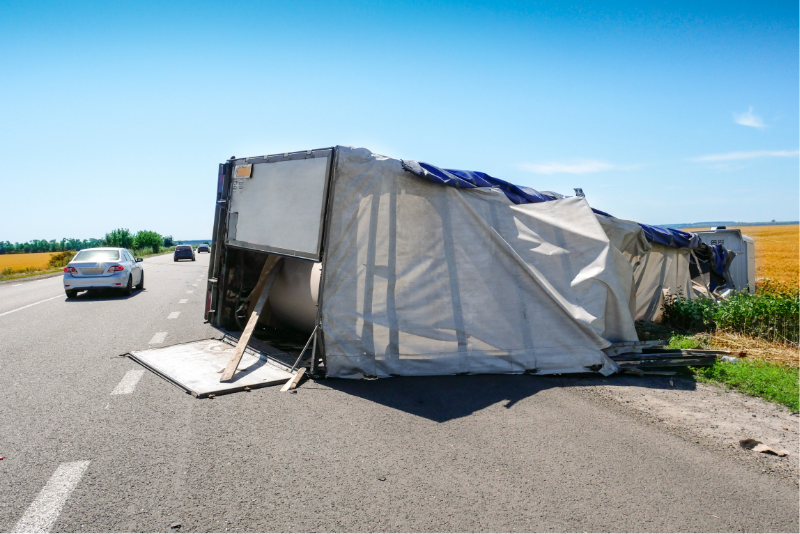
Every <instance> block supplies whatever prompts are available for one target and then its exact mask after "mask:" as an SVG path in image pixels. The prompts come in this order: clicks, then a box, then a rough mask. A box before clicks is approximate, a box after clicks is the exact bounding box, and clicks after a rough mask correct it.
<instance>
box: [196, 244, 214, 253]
mask: <svg viewBox="0 0 800 534" xmlns="http://www.w3.org/2000/svg"><path fill="white" fill-rule="evenodd" d="M197 252H198V253H200V252H211V247H209V246H208V243H203V244H202V245H198V247H197Z"/></svg>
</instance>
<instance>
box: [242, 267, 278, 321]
mask: <svg viewBox="0 0 800 534" xmlns="http://www.w3.org/2000/svg"><path fill="white" fill-rule="evenodd" d="M278 259H280V258H279V256H274V255H273V256H268V257H267V261H265V262H264V267H262V268H261V274H259V275H258V282H256V287H254V288H253V290H252V291H251V292H250V295H248V297H247V298H249V299H250V303H249V304H248V305H247V317H250V316H251V315H253V310H254V309H255V307H256V302H257V301H258V295H260V294H261V291H262V290H263V289H264V284H266V283H267V276H268V275H269V273H270V271H271V270H272V268H273V267H274V266H275V263H276V262H277V261H278ZM270 260H272V261H270Z"/></svg>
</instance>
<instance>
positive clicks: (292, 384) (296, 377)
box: [281, 367, 306, 392]
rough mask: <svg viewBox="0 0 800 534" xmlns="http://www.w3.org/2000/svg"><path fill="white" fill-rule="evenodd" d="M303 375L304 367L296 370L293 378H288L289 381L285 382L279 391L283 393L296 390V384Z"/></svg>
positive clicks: (304, 372)
mask: <svg viewBox="0 0 800 534" xmlns="http://www.w3.org/2000/svg"><path fill="white" fill-rule="evenodd" d="M304 374H306V368H305V367H301V368H300V369H298V370H297V372H296V373H295V374H294V376H293V377H292V378H290V379H289V381H288V382H286V383H285V384H284V385H283V387H282V388H281V391H282V392H283V391H289V390H290V389H294V388H296V387H297V384H299V383H300V379H301V378H303V375H304Z"/></svg>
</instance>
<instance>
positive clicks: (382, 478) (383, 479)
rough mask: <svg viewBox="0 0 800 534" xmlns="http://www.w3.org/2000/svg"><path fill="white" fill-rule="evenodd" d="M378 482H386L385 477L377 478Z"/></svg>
mask: <svg viewBox="0 0 800 534" xmlns="http://www.w3.org/2000/svg"><path fill="white" fill-rule="evenodd" d="M378 480H380V481H381V482H384V481H386V477H384V476H380V477H378Z"/></svg>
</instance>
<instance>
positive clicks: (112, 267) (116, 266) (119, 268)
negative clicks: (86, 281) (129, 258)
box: [106, 265, 125, 273]
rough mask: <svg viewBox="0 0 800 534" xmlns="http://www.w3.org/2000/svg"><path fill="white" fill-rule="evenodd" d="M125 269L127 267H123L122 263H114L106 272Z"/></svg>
mask: <svg viewBox="0 0 800 534" xmlns="http://www.w3.org/2000/svg"><path fill="white" fill-rule="evenodd" d="M124 270H125V267H123V266H122V265H112V266H111V267H109V268H108V270H107V271H106V272H107V273H113V272H116V271H124Z"/></svg>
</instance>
